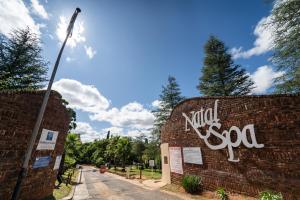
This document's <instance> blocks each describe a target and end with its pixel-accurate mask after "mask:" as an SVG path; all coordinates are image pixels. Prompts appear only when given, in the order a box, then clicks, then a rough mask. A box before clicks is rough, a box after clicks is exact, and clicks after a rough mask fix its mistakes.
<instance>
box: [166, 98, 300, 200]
mask: <svg viewBox="0 0 300 200" xmlns="http://www.w3.org/2000/svg"><path fill="white" fill-rule="evenodd" d="M216 99H219V103H218V118H219V119H220V123H221V124H222V126H221V128H220V129H219V130H218V129H216V128H214V129H216V130H217V131H218V132H220V133H222V131H224V130H229V129H230V127H232V126H237V127H239V128H240V129H242V128H243V127H244V126H245V125H247V124H254V130H255V135H256V139H257V141H258V143H260V144H264V147H263V148H246V147H245V146H244V145H243V144H241V145H240V146H239V147H236V148H234V150H233V151H234V156H235V157H236V158H239V159H240V161H239V162H230V161H228V156H229V155H228V149H227V148H224V149H220V150H211V149H210V148H208V147H207V145H206V144H205V143H204V141H203V139H200V137H199V136H198V135H197V133H196V132H195V130H194V129H193V128H192V127H191V126H189V128H190V131H185V123H186V121H185V118H184V117H183V116H182V113H186V114H190V112H191V111H198V110H200V109H201V107H203V108H204V109H207V108H213V107H214V102H215V100H216ZM207 128H208V127H207V126H206V127H204V128H202V129H201V128H200V129H201V130H202V132H203V131H205V130H207ZM203 133H205V132H203ZM210 137H211V138H210V140H209V141H210V142H211V143H212V144H218V142H219V143H220V141H218V140H217V139H216V138H214V136H210ZM161 140H162V143H169V147H176V146H177V147H201V152H202V158H203V165H197V164H188V163H184V162H183V161H182V162H183V171H184V174H196V175H199V176H201V177H202V178H203V183H204V187H205V188H206V189H208V190H213V191H214V190H215V189H216V188H218V187H224V188H225V189H226V190H227V191H231V192H236V193H242V194H247V195H250V196H257V195H258V193H259V192H260V191H263V190H266V189H271V190H275V191H280V192H282V194H283V195H284V199H300V96H299V94H298V95H272V96H271V95H269V96H244V97H198V98H192V99H188V100H185V101H183V102H182V103H180V104H179V105H177V106H176V108H175V109H174V110H173V112H172V114H171V116H170V118H169V119H168V121H167V123H166V124H165V126H164V127H163V128H162V130H161ZM232 140H233V141H236V134H234V135H233V136H232ZM182 177H183V176H182V175H180V174H176V173H171V181H172V183H177V184H179V183H180V182H181V179H182Z"/></svg>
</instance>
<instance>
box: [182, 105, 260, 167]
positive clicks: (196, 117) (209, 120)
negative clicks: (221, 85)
mask: <svg viewBox="0 0 300 200" xmlns="http://www.w3.org/2000/svg"><path fill="white" fill-rule="evenodd" d="M218 102H219V100H215V104H214V109H212V108H208V109H207V110H206V111H205V112H204V109H203V108H201V109H200V111H197V112H195V111H192V112H190V113H191V118H190V117H188V116H187V115H186V114H185V113H182V116H183V117H184V118H185V131H190V128H188V125H190V126H191V127H192V128H193V130H194V131H195V132H196V133H197V135H198V136H199V137H200V138H201V139H203V140H204V142H205V144H206V145H207V146H208V147H209V148H210V149H212V150H218V149H223V148H226V147H227V149H228V154H229V158H228V160H229V161H231V162H239V159H235V158H234V151H233V150H234V149H233V148H235V147H238V146H240V145H241V143H243V144H244V146H246V147H247V148H254V147H255V148H262V147H264V145H263V144H258V143H257V141H256V136H255V132H254V125H253V124H248V125H246V126H245V127H244V128H243V130H242V131H241V130H240V129H239V128H238V127H236V126H232V127H231V128H230V129H229V131H227V130H224V131H223V132H222V134H220V133H219V132H218V131H217V130H220V128H221V123H219V121H220V119H219V118H218ZM206 125H208V126H209V127H208V130H206V134H203V133H201V131H200V130H199V128H201V127H205V126H206ZM234 133H235V134H236V141H232V135H233V134H234ZM248 133H249V134H250V135H249V137H247V134H248ZM211 136H213V137H216V138H218V139H219V141H221V143H219V144H211V143H210V142H209V141H208V140H209V138H210V137H211ZM248 138H251V141H248Z"/></svg>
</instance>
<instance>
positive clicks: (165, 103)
mask: <svg viewBox="0 0 300 200" xmlns="http://www.w3.org/2000/svg"><path fill="white" fill-rule="evenodd" d="M159 97H160V99H159V101H160V105H159V107H158V109H157V110H155V111H153V112H154V115H155V121H154V129H153V132H152V134H153V135H154V138H155V139H156V140H159V138H160V128H161V127H162V126H163V125H164V124H165V122H166V121H167V119H168V117H169V116H170V114H171V111H172V110H173V109H174V107H175V106H176V105H177V104H178V103H179V102H180V101H182V100H183V99H184V97H183V96H181V92H180V88H179V85H178V83H177V82H176V79H175V78H174V77H172V76H169V78H168V84H167V85H166V86H162V93H161V94H160V96H159Z"/></svg>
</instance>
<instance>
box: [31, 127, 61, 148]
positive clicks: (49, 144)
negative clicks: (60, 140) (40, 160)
mask: <svg viewBox="0 0 300 200" xmlns="http://www.w3.org/2000/svg"><path fill="white" fill-rule="evenodd" d="M57 135H58V132H57V131H51V130H47V129H43V131H42V134H41V138H40V141H39V144H38V146H37V148H36V149H37V150H43V149H49V150H54V148H55V144H56V139H57Z"/></svg>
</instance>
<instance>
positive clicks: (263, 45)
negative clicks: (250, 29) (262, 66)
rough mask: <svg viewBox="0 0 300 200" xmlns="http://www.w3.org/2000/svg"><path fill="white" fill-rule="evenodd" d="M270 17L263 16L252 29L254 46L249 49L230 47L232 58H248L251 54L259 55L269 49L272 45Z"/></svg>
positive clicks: (272, 30)
mask: <svg viewBox="0 0 300 200" xmlns="http://www.w3.org/2000/svg"><path fill="white" fill-rule="evenodd" d="M270 20H271V17H270V16H268V17H263V18H262V19H261V20H260V21H259V22H258V24H257V25H256V27H255V29H254V35H255V36H256V39H255V42H254V47H252V48H251V49H249V50H246V51H244V50H243V48H242V47H239V48H236V47H234V48H232V49H231V54H232V57H233V58H234V59H237V58H250V57H252V56H254V55H255V56H257V55H261V54H263V53H266V52H268V51H270V50H271V49H272V47H273V37H272V34H273V32H274V28H273V27H272V26H270V25H267V24H270Z"/></svg>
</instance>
